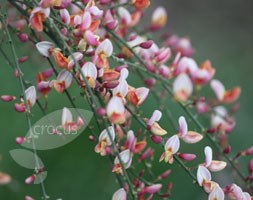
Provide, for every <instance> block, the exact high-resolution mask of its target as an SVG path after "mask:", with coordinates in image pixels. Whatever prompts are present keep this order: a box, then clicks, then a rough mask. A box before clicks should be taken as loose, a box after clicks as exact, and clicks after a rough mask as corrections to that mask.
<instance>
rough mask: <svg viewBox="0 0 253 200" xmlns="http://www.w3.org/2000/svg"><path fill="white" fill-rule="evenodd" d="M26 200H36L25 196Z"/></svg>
mask: <svg viewBox="0 0 253 200" xmlns="http://www.w3.org/2000/svg"><path fill="white" fill-rule="evenodd" d="M25 200H34V198H32V197H30V196H27V195H26V196H25Z"/></svg>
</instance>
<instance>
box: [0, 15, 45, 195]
mask: <svg viewBox="0 0 253 200" xmlns="http://www.w3.org/2000/svg"><path fill="white" fill-rule="evenodd" d="M0 17H1V22H2V24H3V26H4V29H5V31H6V34H7V37H8V43H9V45H10V48H11V52H12V55H13V57H14V63H15V68H16V70H17V71H18V72H19V81H20V85H21V90H22V93H23V99H24V104H25V108H26V119H27V124H28V128H29V132H30V135H32V134H33V133H32V132H31V130H32V123H31V118H30V116H31V110H30V107H29V105H28V101H27V98H26V94H25V85H24V80H23V72H22V70H21V68H20V66H19V62H18V57H17V54H16V50H15V47H14V44H13V42H12V38H11V35H10V33H9V30H8V27H7V25H6V23H5V17H4V15H3V14H2V13H1V14H0ZM31 141H32V146H33V152H34V157H35V161H36V167H37V170H38V169H39V168H40V167H41V166H40V164H39V160H38V156H37V150H36V145H35V142H34V139H33V137H31ZM40 178H41V177H40ZM40 185H41V189H42V193H43V199H44V200H46V199H48V198H49V196H48V195H47V193H46V189H45V186H44V183H43V181H40Z"/></svg>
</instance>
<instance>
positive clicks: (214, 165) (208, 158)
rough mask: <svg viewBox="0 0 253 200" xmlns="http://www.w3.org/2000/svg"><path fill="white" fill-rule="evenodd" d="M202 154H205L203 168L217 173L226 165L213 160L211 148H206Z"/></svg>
mask: <svg viewBox="0 0 253 200" xmlns="http://www.w3.org/2000/svg"><path fill="white" fill-rule="evenodd" d="M204 152H205V163H204V166H205V167H207V168H208V169H209V170H210V171H212V172H217V171H221V170H223V169H224V168H225V167H226V165H227V163H226V162H224V161H218V160H213V151H212V149H211V147H209V146H206V147H205V150H204Z"/></svg>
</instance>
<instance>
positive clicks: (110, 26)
mask: <svg viewBox="0 0 253 200" xmlns="http://www.w3.org/2000/svg"><path fill="white" fill-rule="evenodd" d="M105 26H106V28H107V29H109V30H114V29H116V27H117V26H118V21H117V20H114V21H111V22H108V23H107V24H106V25H105Z"/></svg>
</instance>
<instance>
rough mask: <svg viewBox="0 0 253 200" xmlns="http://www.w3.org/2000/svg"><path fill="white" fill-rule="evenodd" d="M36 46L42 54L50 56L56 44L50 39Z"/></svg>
mask: <svg viewBox="0 0 253 200" xmlns="http://www.w3.org/2000/svg"><path fill="white" fill-rule="evenodd" d="M36 48H37V50H38V51H39V53H40V54H41V55H42V56H45V57H50V55H51V51H52V49H53V48H54V44H53V43H52V42H48V41H42V42H38V43H37V44H36Z"/></svg>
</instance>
